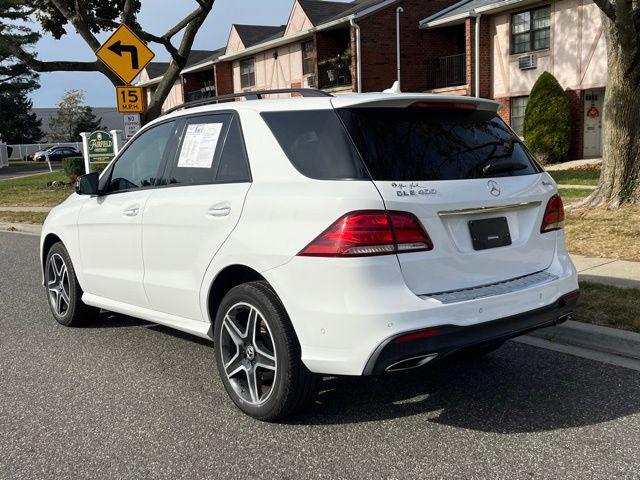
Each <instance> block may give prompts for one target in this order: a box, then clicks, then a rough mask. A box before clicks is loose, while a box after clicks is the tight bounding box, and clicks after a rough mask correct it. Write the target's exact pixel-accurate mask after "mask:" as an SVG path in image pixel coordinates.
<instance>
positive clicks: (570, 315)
mask: <svg viewBox="0 0 640 480" xmlns="http://www.w3.org/2000/svg"><path fill="white" fill-rule="evenodd" d="M567 320H573V313H567V314H565V315H560V316H559V317H558V320H556V323H564V322H566V321H567Z"/></svg>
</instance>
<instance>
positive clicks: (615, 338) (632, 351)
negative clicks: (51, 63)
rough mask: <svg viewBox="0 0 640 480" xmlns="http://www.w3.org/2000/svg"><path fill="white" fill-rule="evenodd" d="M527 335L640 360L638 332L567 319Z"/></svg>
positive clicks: (639, 335) (639, 336)
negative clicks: (559, 323)
mask: <svg viewBox="0 0 640 480" xmlns="http://www.w3.org/2000/svg"><path fill="white" fill-rule="evenodd" d="M528 336H529V337H535V338H541V339H543V340H548V341H550V342H553V343H558V344H562V345H571V346H575V347H580V348H586V349H589V350H595V351H598V352H604V353H609V354H612V355H617V356H620V357H625V358H630V359H634V360H640V333H635V332H628V331H626V330H618V329H616V328H610V327H601V326H599V325H590V324H587V323H580V322H575V321H572V320H569V321H567V322H565V323H563V324H561V325H557V326H555V327H549V328H543V329H540V330H536V331H534V332H531V333H529V334H528Z"/></svg>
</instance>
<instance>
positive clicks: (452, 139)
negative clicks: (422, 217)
mask: <svg viewBox="0 0 640 480" xmlns="http://www.w3.org/2000/svg"><path fill="white" fill-rule="evenodd" d="M338 115H339V116H340V118H341V119H342V121H343V122H344V125H345V126H346V128H347V131H348V132H349V134H350V135H351V138H352V139H353V141H354V143H355V145H356V147H357V148H358V150H359V152H360V154H361V156H362V158H363V160H364V162H365V164H366V166H367V168H368V170H369V172H370V173H371V176H372V178H373V179H374V180H388V181H397V180H429V181H433V180H464V179H474V178H487V177H504V176H512V175H530V174H535V173H540V172H541V169H540V167H539V166H538V165H537V164H536V162H535V161H534V160H533V158H532V157H531V155H530V154H529V153H528V152H527V150H526V149H525V147H524V145H523V144H522V142H521V141H520V139H519V138H518V137H517V136H516V135H514V134H513V132H512V131H511V130H510V129H509V127H507V125H506V124H505V123H504V122H503V121H502V119H501V118H500V117H499V116H498V115H497V114H495V113H494V112H487V111H480V110H478V111H476V110H464V109H432V108H352V109H340V110H338Z"/></svg>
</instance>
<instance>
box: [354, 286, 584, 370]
mask: <svg viewBox="0 0 640 480" xmlns="http://www.w3.org/2000/svg"><path fill="white" fill-rule="evenodd" d="M577 299H578V291H577V290H576V291H574V292H570V293H568V294H567V295H563V296H562V297H561V298H560V299H559V300H557V301H556V302H554V303H552V304H551V305H548V306H546V307H543V308H538V309H535V310H531V311H528V312H524V313H520V314H517V315H512V316H509V317H506V318H500V319H497V320H493V321H490V322H484V323H480V324H476V325H471V326H467V327H461V326H458V325H439V326H437V327H435V328H433V329H426V330H424V329H423V330H417V331H414V332H407V333H403V334H400V335H394V336H393V337H391V338H388V339H387V340H385V341H384V342H382V343H381V344H380V345H379V346H378V347H377V348H376V349H375V351H374V352H373V354H372V355H371V357H370V358H369V361H368V362H367V365H366V366H365V368H364V371H363V375H375V374H380V373H385V372H387V371H391V369H392V368H394V366H395V367H397V368H396V369H398V370H399V369H404V368H402V367H403V366H404V367H405V368H412V367H413V366H421V365H423V364H425V363H427V362H428V361H430V360H436V361H437V360H442V359H444V358H446V357H447V356H449V355H451V354H453V353H456V352H459V351H461V350H467V349H474V348H479V347H482V346H483V345H489V344H492V343H498V342H503V341H506V340H508V339H510V338H514V337H518V336H520V335H523V334H525V333H527V332H530V331H532V330H536V329H538V328H544V327H550V326H553V325H557V324H559V323H562V322H564V321H566V320H568V319H569V317H570V315H571V313H572V311H573V307H574V306H575V303H576V301H577ZM407 360H411V362H410V363H403V362H406V361H407Z"/></svg>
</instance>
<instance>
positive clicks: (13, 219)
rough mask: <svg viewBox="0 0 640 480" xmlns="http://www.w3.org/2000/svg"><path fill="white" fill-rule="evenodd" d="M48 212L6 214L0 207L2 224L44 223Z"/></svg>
mask: <svg viewBox="0 0 640 480" xmlns="http://www.w3.org/2000/svg"><path fill="white" fill-rule="evenodd" d="M47 215H48V214H47V213H46V212H6V211H3V210H2V207H0V222H3V223H34V224H41V223H44V220H45V218H47Z"/></svg>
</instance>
